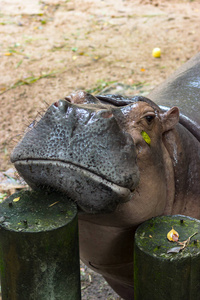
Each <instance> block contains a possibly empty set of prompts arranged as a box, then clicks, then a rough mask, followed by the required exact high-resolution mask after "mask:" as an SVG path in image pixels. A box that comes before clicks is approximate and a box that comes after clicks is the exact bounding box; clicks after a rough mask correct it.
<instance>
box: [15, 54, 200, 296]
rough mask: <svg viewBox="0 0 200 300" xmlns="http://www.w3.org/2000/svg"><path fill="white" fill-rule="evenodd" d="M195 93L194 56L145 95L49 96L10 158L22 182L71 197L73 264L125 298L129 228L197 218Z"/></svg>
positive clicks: (198, 70) (199, 158) (198, 75)
mask: <svg viewBox="0 0 200 300" xmlns="http://www.w3.org/2000/svg"><path fill="white" fill-rule="evenodd" d="M199 99H200V54H198V55H196V56H195V57H194V58H193V59H191V60H189V61H188V62H187V63H186V64H185V65H183V66H182V67H181V68H180V69H178V71H176V72H175V73H174V74H173V75H172V76H171V77H170V78H169V79H167V80H166V81H165V82H164V83H163V84H162V85H160V86H159V87H158V88H155V90H154V91H153V92H152V93H151V94H150V95H149V96H148V98H145V97H142V96H135V97H122V96H120V95H97V96H93V95H91V94H88V93H86V92H84V91H77V92H74V93H72V94H70V95H69V96H67V97H65V98H64V99H61V100H59V101H56V102H54V103H53V104H52V105H51V106H50V107H49V108H48V109H47V111H46V113H45V114H44V115H43V116H42V118H41V119H40V121H38V122H37V123H35V125H34V127H32V128H29V130H28V131H27V132H26V133H25V135H24V137H23V138H22V140H21V141H20V142H19V143H18V144H17V146H16V147H15V149H14V150H13V153H12V155H11V161H12V162H13V163H14V165H15V167H16V169H17V170H18V172H19V174H20V175H21V176H22V177H23V178H24V179H25V181H26V182H27V183H28V184H29V185H30V187H32V188H33V189H44V190H47V191H51V190H56V191H59V192H62V193H65V194H66V196H67V197H70V198H71V199H73V201H75V202H76V203H77V205H78V207H79V238H80V257H81V259H82V261H83V262H84V263H85V264H86V265H87V266H89V267H90V268H92V269H93V270H94V271H96V272H99V273H100V274H102V275H103V276H104V278H105V279H106V280H107V282H108V283H109V284H110V286H111V287H112V288H113V289H114V290H115V291H116V292H117V293H118V294H119V295H120V296H121V297H122V298H124V299H126V300H130V299H133V298H134V288H133V241H134V233H135V230H136V228H137V227H138V225H139V224H141V223H142V222H144V221H145V220H147V219H150V218H152V217H155V216H160V215H173V214H183V215H187V216H191V217H195V218H199V217H200V199H199V196H200V184H199V182H200V142H199V141H200V130H199V126H200V116H199V112H200V104H199V103H200V102H199Z"/></svg>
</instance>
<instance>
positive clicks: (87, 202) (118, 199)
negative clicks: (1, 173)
mask: <svg viewBox="0 0 200 300" xmlns="http://www.w3.org/2000/svg"><path fill="white" fill-rule="evenodd" d="M14 164H15V167H16V169H17V171H18V172H19V174H20V175H21V176H22V177H23V178H24V180H25V181H26V182H27V183H28V184H29V185H30V187H31V188H33V189H44V190H47V191H51V190H54V191H58V192H62V193H65V194H66V196H67V197H70V198H71V199H73V200H74V201H75V202H76V203H77V204H78V206H79V207H80V208H81V210H83V211H85V212H87V213H88V212H89V213H105V212H113V211H114V210H115V209H116V207H117V205H118V204H119V203H124V202H127V201H129V200H130V198H131V194H132V191H131V190H130V189H129V188H127V187H122V186H119V185H118V184H115V183H113V182H111V181H109V180H108V179H105V178H103V177H101V176H99V175H98V174H95V173H93V172H92V171H90V170H88V169H86V168H83V167H81V166H77V165H74V164H73V163H68V162H63V161H59V160H49V159H48V160H40V159H26V160H18V161H15V162H14Z"/></svg>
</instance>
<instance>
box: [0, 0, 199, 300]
mask: <svg viewBox="0 0 200 300" xmlns="http://www.w3.org/2000/svg"><path fill="white" fill-rule="evenodd" d="M199 24H200V2H199V1H198V0H196V1H195V0H194V1H192V0H191V1H189V0H182V1H181V0H138V1H137V0H105V1H104V0H68V1H66V0H44V1H32V0H26V1H21V0H0V64H1V72H0V107H1V109H0V171H5V170H7V169H8V168H10V167H12V165H11V163H10V161H9V156H10V151H11V149H12V148H13V147H14V145H15V144H16V142H17V141H18V140H19V138H20V136H21V135H22V134H23V131H24V130H25V128H26V127H27V126H28V125H29V124H31V123H32V122H33V121H34V120H35V119H37V118H38V117H39V116H40V115H41V114H42V113H43V112H44V110H45V109H46V108H47V106H48V104H51V103H53V102H54V101H57V100H58V99H59V98H63V97H65V96H66V95H68V94H69V93H71V92H72V91H74V90H78V89H83V90H87V91H89V92H91V93H94V94H96V93H106V92H108V93H110V92H115V93H124V94H128V95H135V94H138V93H140V94H143V95H148V93H149V91H150V90H151V89H153V88H154V87H155V86H156V85H157V84H159V83H161V82H162V81H163V80H164V79H166V78H167V77H168V76H169V75H170V74H171V73H172V72H173V71H174V70H175V69H176V68H178V67H179V66H180V65H181V64H183V63H184V62H186V61H187V60H188V59H189V58H191V57H192V56H193V55H194V54H196V53H197V52H199V51H200V35H199ZM155 47H160V48H161V57H160V58H154V57H152V50H153V48H155ZM0 192H1V191H0ZM84 268H85V267H84V266H82V283H83V286H82V293H83V296H82V297H83V299H84V300H85V299H91V300H94V299H104V300H105V299H110V300H111V299H115V300H116V299H118V298H117V296H116V294H114V293H112V290H111V289H110V288H109V287H108V286H107V285H106V283H105V282H104V281H103V280H102V279H100V277H98V275H96V274H94V273H93V272H90V271H88V270H87V269H84Z"/></svg>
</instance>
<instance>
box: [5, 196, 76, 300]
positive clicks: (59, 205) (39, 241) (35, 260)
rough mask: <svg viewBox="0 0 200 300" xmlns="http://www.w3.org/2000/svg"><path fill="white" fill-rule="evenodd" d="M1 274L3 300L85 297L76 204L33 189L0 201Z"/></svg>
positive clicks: (74, 298) (58, 299)
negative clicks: (82, 284)
mask: <svg viewBox="0 0 200 300" xmlns="http://www.w3.org/2000/svg"><path fill="white" fill-rule="evenodd" d="M18 198H19V199H18ZM0 272H1V284H2V300H4V299H5V300H7V299H13V300H25V299H30V300H35V299H37V300H54V299H57V300H65V299H66V300H79V299H81V295H80V274H79V273H80V267H79V248H78V220H77V208H76V205H75V204H74V203H73V202H72V201H71V200H70V199H66V197H65V196H63V195H60V194H57V193H51V194H45V193H40V192H34V191H21V192H19V193H15V194H13V195H12V196H10V197H9V198H7V199H6V200H5V201H4V202H3V203H1V204H0Z"/></svg>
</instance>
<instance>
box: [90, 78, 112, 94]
mask: <svg viewBox="0 0 200 300" xmlns="http://www.w3.org/2000/svg"><path fill="white" fill-rule="evenodd" d="M116 82H117V81H105V80H103V79H99V80H97V83H96V85H95V86H94V87H93V88H91V89H87V90H86V92H88V93H90V94H98V93H100V92H102V91H103V90H104V89H105V88H107V87H108V86H110V85H112V84H113V83H116Z"/></svg>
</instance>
